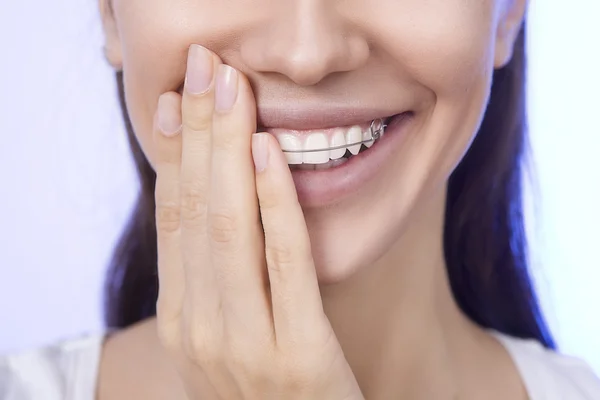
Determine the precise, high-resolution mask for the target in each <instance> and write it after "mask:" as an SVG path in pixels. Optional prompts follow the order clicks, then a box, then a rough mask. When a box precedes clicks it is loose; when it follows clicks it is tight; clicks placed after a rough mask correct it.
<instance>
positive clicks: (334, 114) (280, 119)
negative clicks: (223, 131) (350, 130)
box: [256, 105, 400, 131]
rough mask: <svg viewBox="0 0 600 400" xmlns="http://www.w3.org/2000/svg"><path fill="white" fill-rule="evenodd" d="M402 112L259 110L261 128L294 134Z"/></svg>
mask: <svg viewBox="0 0 600 400" xmlns="http://www.w3.org/2000/svg"><path fill="white" fill-rule="evenodd" d="M399 113H400V112H398V111H394V110H391V109H368V108H331V107H329V108H328V107H326V106H319V105H314V106H311V107H302V108H300V107H294V106H288V107H277V108H275V107H272V108H271V107H258V110H257V120H256V122H257V126H258V127H259V128H282V129H290V130H297V131H301V130H311V129H329V128H336V127H342V126H350V125H358V124H364V123H365V122H369V121H372V120H374V119H378V118H387V117H390V116H393V115H395V114H399Z"/></svg>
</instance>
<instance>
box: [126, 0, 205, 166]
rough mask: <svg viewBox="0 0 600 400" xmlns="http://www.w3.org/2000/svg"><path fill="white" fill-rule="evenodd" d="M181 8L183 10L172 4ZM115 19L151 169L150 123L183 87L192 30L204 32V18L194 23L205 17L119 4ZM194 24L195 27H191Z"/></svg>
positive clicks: (130, 103) (155, 2)
mask: <svg viewBox="0 0 600 400" xmlns="http://www.w3.org/2000/svg"><path fill="white" fill-rule="evenodd" d="M178 2H180V3H181V5H179V4H173V3H178ZM115 15H116V16H117V23H118V28H119V34H120V39H121V45H122V51H123V70H124V78H123V79H124V87H125V95H126V102H127V108H128V113H129V118H130V120H131V123H132V126H133V129H134V132H135V133H136V136H137V138H138V141H139V142H140V145H141V146H142V149H143V150H144V153H145V154H146V156H147V158H148V160H149V161H150V163H152V160H153V159H154V157H153V154H152V139H151V132H152V121H153V116H154V113H155V111H156V105H157V102H158V98H159V96H160V95H161V94H163V93H165V92H167V91H173V90H176V89H177V88H178V87H179V86H180V85H181V83H182V81H183V78H184V76H185V69H186V59H187V52H188V47H189V45H190V44H191V43H193V42H194V37H197V33H198V32H197V30H196V31H193V30H192V29H191V28H190V27H191V26H203V23H202V18H201V17H200V18H196V17H197V16H201V15H202V13H198V12H195V11H194V10H193V9H190V7H189V6H186V5H185V2H183V1H180V0H173V1H165V0H116V1H115ZM192 15H193V16H194V18H192V17H191V16H192ZM190 20H194V21H195V22H194V24H193V25H192V24H190V23H189V21H190ZM204 26H206V24H204Z"/></svg>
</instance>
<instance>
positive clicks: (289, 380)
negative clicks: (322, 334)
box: [280, 358, 317, 391]
mask: <svg viewBox="0 0 600 400" xmlns="http://www.w3.org/2000/svg"><path fill="white" fill-rule="evenodd" d="M316 371H317V369H316V368H314V365H313V364H312V363H311V362H310V361H309V360H308V359H302V358H296V359H293V360H288V361H287V362H286V363H285V364H284V366H283V368H281V375H280V380H281V383H282V385H283V386H284V387H285V388H287V389H290V390H294V391H296V390H298V391H300V390H302V389H306V388H307V387H310V386H312V384H313V382H315V380H316V376H315V375H316Z"/></svg>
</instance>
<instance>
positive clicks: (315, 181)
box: [259, 111, 414, 207]
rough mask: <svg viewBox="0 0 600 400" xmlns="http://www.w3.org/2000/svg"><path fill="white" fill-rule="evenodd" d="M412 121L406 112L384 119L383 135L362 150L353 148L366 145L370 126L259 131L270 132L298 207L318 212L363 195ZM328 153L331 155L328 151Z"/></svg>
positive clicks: (360, 124)
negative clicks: (286, 166) (284, 162)
mask: <svg viewBox="0 0 600 400" xmlns="http://www.w3.org/2000/svg"><path fill="white" fill-rule="evenodd" d="M413 117H414V113H413V112H411V111H407V112H403V113H400V114H396V115H394V116H392V117H386V118H382V119H383V121H384V125H387V127H386V128H385V134H384V135H382V136H381V137H380V138H378V139H377V140H375V141H367V142H365V143H362V144H354V143H356V142H361V141H364V140H368V139H370V136H371V132H372V131H371V129H370V126H371V122H372V121H368V122H364V123H359V124H353V125H349V126H340V127H333V128H328V129H318V128H317V129H310V130H292V129H269V128H267V129H264V128H263V129H260V130H259V131H262V132H268V133H270V134H272V135H273V136H275V137H276V138H277V140H278V141H279V143H280V146H281V148H282V150H283V151H284V154H285V155H286V158H287V161H288V164H289V166H290V170H291V172H292V177H293V179H294V184H295V186H296V191H297V193H298V198H299V201H300V203H301V204H302V205H303V206H315V207H320V206H325V205H330V204H332V203H336V202H339V201H341V200H343V199H344V198H345V197H346V196H348V195H351V194H352V193H355V192H357V191H359V190H361V189H364V188H365V187H366V184H367V183H369V182H370V181H372V180H373V179H374V178H375V177H376V175H377V174H378V172H379V171H381V170H382V166H383V165H384V164H386V163H387V162H388V159H390V158H392V156H393V154H395V153H397V149H398V147H399V146H400V143H401V142H402V141H403V139H404V137H405V136H406V132H407V130H408V129H409V127H410V126H411V121H412V120H413V119H414V118H413ZM351 143H352V144H353V145H350V146H346V145H347V144H351ZM331 147H334V148H335V149H333V150H329V149H328V148H331ZM323 149H325V150H323ZM286 150H287V151H290V150H291V151H290V152H285V151H286ZM311 150H312V151H311ZM317 150H319V151H317Z"/></svg>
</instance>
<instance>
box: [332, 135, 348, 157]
mask: <svg viewBox="0 0 600 400" xmlns="http://www.w3.org/2000/svg"><path fill="white" fill-rule="evenodd" d="M345 145H346V138H345V136H344V130H343V129H342V128H338V129H336V130H335V132H334V133H333V136H332V137H331V144H330V146H331V147H338V146H345ZM344 154H346V148H345V147H342V148H340V149H335V150H330V151H329V158H331V159H332V160H337V159H338V158H342V157H344Z"/></svg>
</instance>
